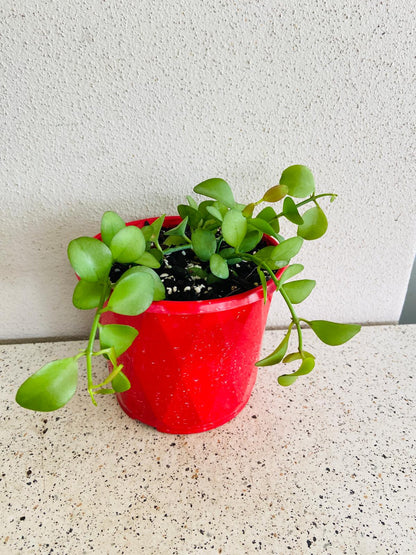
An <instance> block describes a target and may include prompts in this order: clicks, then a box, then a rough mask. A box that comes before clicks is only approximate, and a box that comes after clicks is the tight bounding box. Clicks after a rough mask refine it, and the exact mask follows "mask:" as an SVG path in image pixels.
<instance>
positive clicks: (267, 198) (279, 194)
mask: <svg viewBox="0 0 416 555" xmlns="http://www.w3.org/2000/svg"><path fill="white" fill-rule="evenodd" d="M288 192H289V188H288V187H287V185H275V186H274V187H271V188H270V189H269V190H268V191H266V192H265V193H264V195H263V200H264V202H278V201H279V200H282V198H284V197H285V196H286V195H287V194H288Z"/></svg>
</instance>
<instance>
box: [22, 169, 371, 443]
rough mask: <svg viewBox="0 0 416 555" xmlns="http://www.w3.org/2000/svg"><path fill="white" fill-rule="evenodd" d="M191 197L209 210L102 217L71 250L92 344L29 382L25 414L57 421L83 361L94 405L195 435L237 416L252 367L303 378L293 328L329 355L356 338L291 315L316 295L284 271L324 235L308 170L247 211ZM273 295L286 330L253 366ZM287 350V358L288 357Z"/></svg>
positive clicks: (77, 301)
mask: <svg viewBox="0 0 416 555" xmlns="http://www.w3.org/2000/svg"><path fill="white" fill-rule="evenodd" d="M194 192H195V193H198V194H200V195H204V196H205V197H206V199H205V200H202V202H197V201H196V200H195V199H194V198H193V197H191V196H188V197H187V204H181V205H179V206H178V215H177V216H173V217H165V216H164V215H162V216H160V217H157V218H152V219H148V220H139V221H135V222H130V223H128V224H126V223H125V222H124V221H123V220H122V219H121V218H120V216H118V215H117V214H116V213H115V212H112V211H109V212H106V213H105V214H104V215H103V217H102V221H101V233H100V235H98V236H96V237H79V238H77V239H74V240H73V241H71V242H70V243H69V246H68V257H69V261H70V263H71V265H72V267H73V269H74V271H75V273H76V274H77V277H78V282H77V284H76V286H75V290H74V293H73V299H72V301H73V304H74V306H75V307H77V308H79V309H81V310H95V316H94V318H93V321H92V326H91V332H90V336H89V340H88V344H87V346H86V349H85V350H83V351H81V352H79V353H77V354H75V355H74V356H73V357H69V358H64V359H61V360H56V361H53V362H50V363H48V364H46V365H45V366H44V367H43V368H41V369H40V370H38V371H37V372H36V373H35V374H33V375H32V376H30V377H29V378H28V379H27V380H26V381H25V382H24V383H23V384H22V385H21V386H20V388H19V390H18V392H17V395H16V401H17V402H18V403H19V404H20V405H21V406H22V407H24V408H28V409H32V410H37V411H53V410H56V409H59V408H61V407H63V406H64V405H65V404H66V403H67V402H68V401H69V400H70V399H71V398H72V396H73V395H74V393H75V391H76V387H77V378H78V361H79V359H80V358H82V357H85V359H86V368H87V378H88V392H89V395H90V397H91V401H92V402H93V403H94V405H96V404H97V401H96V397H97V396H98V395H106V394H112V393H116V395H117V398H118V401H119V403H120V405H121V406H122V408H123V409H124V410H125V412H126V413H127V414H129V415H130V416H132V417H133V418H137V419H139V420H141V421H143V422H145V423H147V424H150V425H153V426H155V427H156V428H158V429H159V430H161V431H165V432H171V433H192V432H199V431H203V430H206V429H210V428H213V427H216V426H219V425H221V424H223V423H225V422H226V421H228V420H230V419H231V418H233V417H234V416H235V415H236V414H237V413H238V412H239V411H240V410H241V409H242V408H243V407H244V405H245V404H246V402H247V400H248V398H249V396H250V393H251V390H252V388H253V385H254V382H255V379H256V372H257V368H258V367H261V366H269V365H274V364H278V363H280V362H282V363H283V364H284V365H285V366H286V365H289V368H290V367H291V364H290V363H294V362H296V363H297V369H296V370H295V371H292V372H284V373H283V374H282V375H281V376H280V377H279V378H278V382H279V384H280V385H282V386H288V385H291V384H293V383H294V382H295V381H296V380H297V378H298V377H300V376H303V375H306V374H308V373H309V372H311V371H312V370H313V368H314V366H315V357H314V355H313V354H311V353H310V352H308V351H306V350H305V348H304V345H303V337H302V324H306V325H307V326H308V327H310V328H311V329H312V330H313V331H314V332H315V334H316V335H317V336H318V338H319V339H321V340H322V341H323V342H324V343H327V344H329V345H340V344H342V343H345V342H347V341H348V340H350V339H351V338H352V337H353V336H354V335H355V334H356V333H358V331H359V330H360V326H358V325H355V324H338V323H335V322H328V321H325V320H307V319H304V318H300V317H299V316H298V315H297V313H296V310H295V305H297V304H299V303H301V302H302V301H303V300H304V299H306V297H308V295H309V294H310V293H311V291H312V290H313V288H314V286H315V281H313V280H310V279H293V278H294V277H295V276H297V275H298V274H299V273H300V272H302V270H303V266H302V265H301V264H299V263H295V264H291V259H292V258H293V257H294V256H296V255H297V254H298V252H299V251H300V249H301V247H302V245H303V243H304V241H305V240H306V241H309V240H315V239H318V238H320V237H321V236H322V235H323V234H324V233H325V231H326V229H327V226H328V223H327V219H326V216H325V214H324V212H323V210H322V208H321V206H320V204H319V203H318V200H319V199H321V198H324V197H328V198H329V200H330V201H331V202H332V201H333V200H334V199H335V197H336V195H334V194H331V193H322V194H316V192H315V183H314V178H313V175H312V173H311V171H310V170H309V169H308V168H307V167H305V166H302V165H294V166H290V167H288V168H287V169H285V170H284V171H283V173H282V175H281V178H280V181H279V184H278V185H275V186H273V187H271V188H269V189H268V190H267V191H266V192H265V193H264V195H263V196H262V197H261V198H260V199H258V200H255V201H253V202H251V203H249V204H240V203H238V202H237V201H236V200H235V198H234V194H233V192H232V190H231V188H230V187H229V185H228V184H227V183H226V182H225V181H224V180H223V179H219V178H214V179H209V180H207V181H204V182H202V183H200V184H199V185H197V186H196V187H195V188H194ZM299 199H301V200H299ZM279 202H281V203H282V204H281V205H280V208H279V209H278V210H277V209H275V208H274V206H276V204H277V203H279ZM260 205H262V206H261V208H258V207H259V206H260ZM282 220H287V221H289V222H291V223H292V224H294V225H295V226H296V235H294V236H292V237H290V238H287V239H285V238H283V237H282V236H281V235H280V222H281V221H282ZM274 292H278V293H279V294H281V295H282V297H283V299H284V301H285V303H286V305H287V307H288V309H289V312H290V315H291V322H290V325H289V327H288V330H287V331H286V333H285V334H284V337H283V339H282V340H281V341H280V342H279V344H278V345H277V347H276V349H275V350H274V351H273V352H272V353H270V354H269V355H268V356H266V357H265V358H263V359H262V360H257V358H258V355H259V351H260V346H261V340H262V336H263V332H264V328H265V325H266V319H267V313H268V309H269V306H270V301H271V298H272V295H273V293H274ZM97 334H98V337H99V348H96V347H95V340H96V337H97ZM293 336H296V337H297V348H296V349H292V352H289V353H288V351H289V344H290V341H291V339H292V337H293ZM100 355H102V356H104V357H105V358H107V359H108V361H109V366H110V371H109V374H108V375H107V376H106V377H105V378H103V379H102V380H101V381H100V383H94V381H93V371H92V362H93V359H94V357H96V356H100Z"/></svg>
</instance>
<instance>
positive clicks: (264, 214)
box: [257, 206, 277, 222]
mask: <svg viewBox="0 0 416 555" xmlns="http://www.w3.org/2000/svg"><path fill="white" fill-rule="evenodd" d="M276 216H277V214H276V212H275V210H274V208H272V207H271V206H266V208H263V210H261V211H260V212H259V213H258V214H257V218H261V219H262V220H265V221H266V222H270V221H271V220H274V219H275V218H276Z"/></svg>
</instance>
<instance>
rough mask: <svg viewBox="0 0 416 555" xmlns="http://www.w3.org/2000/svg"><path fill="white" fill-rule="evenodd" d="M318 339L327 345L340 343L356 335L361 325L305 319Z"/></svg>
mask: <svg viewBox="0 0 416 555" xmlns="http://www.w3.org/2000/svg"><path fill="white" fill-rule="evenodd" d="M305 322H306V323H307V324H308V326H310V327H311V328H312V329H313V331H314V332H315V334H316V335H317V336H318V337H319V339H320V340H321V341H322V342H323V343H326V344H327V345H332V346H335V345H342V344H343V343H346V342H347V341H349V340H350V339H352V338H353V337H354V335H356V334H357V333H358V332H359V331H360V329H361V326H358V325H357V324H338V323H336V322H329V321H327V320H311V321H308V320H305Z"/></svg>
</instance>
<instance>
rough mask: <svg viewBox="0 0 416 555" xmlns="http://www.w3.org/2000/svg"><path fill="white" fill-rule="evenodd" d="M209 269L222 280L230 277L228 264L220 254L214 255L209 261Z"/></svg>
mask: <svg viewBox="0 0 416 555" xmlns="http://www.w3.org/2000/svg"><path fill="white" fill-rule="evenodd" d="M209 269H210V270H211V272H212V273H213V274H214V276H217V277H219V278H221V279H227V278H228V276H229V275H230V271H229V269H228V264H227V262H226V261H225V260H224V259H223V257H222V256H220V255H219V254H216V253H214V254H212V255H211V258H210V259H209Z"/></svg>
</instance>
